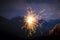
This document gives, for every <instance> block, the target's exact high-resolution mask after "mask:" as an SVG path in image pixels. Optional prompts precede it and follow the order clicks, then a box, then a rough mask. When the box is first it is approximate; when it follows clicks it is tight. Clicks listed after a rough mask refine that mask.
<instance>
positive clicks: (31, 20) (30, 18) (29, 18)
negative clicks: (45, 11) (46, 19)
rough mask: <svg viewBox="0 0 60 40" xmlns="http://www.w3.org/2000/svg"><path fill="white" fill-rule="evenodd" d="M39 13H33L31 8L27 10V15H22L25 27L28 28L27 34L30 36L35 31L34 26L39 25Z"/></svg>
mask: <svg viewBox="0 0 60 40" xmlns="http://www.w3.org/2000/svg"><path fill="white" fill-rule="evenodd" d="M38 17H39V15H37V14H36V13H34V11H33V10H31V9H30V10H28V11H27V15H26V16H24V22H25V28H26V29H27V30H28V36H32V33H35V31H36V28H37V27H38V26H39V25H40V24H39V23H38V21H39V20H40V19H39V18H38Z"/></svg>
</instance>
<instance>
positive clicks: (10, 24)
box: [0, 16, 60, 39]
mask: <svg viewBox="0 0 60 40" xmlns="http://www.w3.org/2000/svg"><path fill="white" fill-rule="evenodd" d="M23 19H24V17H20V16H18V17H14V18H12V19H11V20H8V19H6V18H4V17H1V16H0V32H1V34H0V35H1V36H2V35H3V36H4V35H5V36H6V35H7V36H10V37H11V38H12V36H13V37H16V38H17V37H18V38H22V39H23V38H25V39H26V37H27V34H26V33H27V30H25V29H23V30H22V29H21V27H23V26H24V24H25V23H24V20H23ZM39 23H40V24H42V27H41V28H39V27H38V28H37V30H36V33H35V34H34V35H33V38H35V37H41V36H44V35H47V34H48V32H49V30H51V29H52V28H53V27H54V26H55V25H56V24H58V23H60V19H56V20H50V21H48V22H47V21H45V20H43V19H42V20H39ZM5 36H4V37H5ZM34 36H35V37H34Z"/></svg>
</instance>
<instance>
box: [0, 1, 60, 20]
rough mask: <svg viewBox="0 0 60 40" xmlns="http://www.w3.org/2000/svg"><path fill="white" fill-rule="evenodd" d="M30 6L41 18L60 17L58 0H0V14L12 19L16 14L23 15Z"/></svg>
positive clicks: (59, 2)
mask: <svg viewBox="0 0 60 40" xmlns="http://www.w3.org/2000/svg"><path fill="white" fill-rule="evenodd" d="M28 7H31V8H32V9H33V10H34V11H35V12H36V14H38V15H40V12H41V10H45V11H44V12H43V13H42V14H41V15H40V16H42V18H43V19H47V20H50V19H60V0H1V1H0V16H3V17H5V18H8V19H12V18H13V17H17V16H25V15H26V14H27V8H28Z"/></svg>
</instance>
